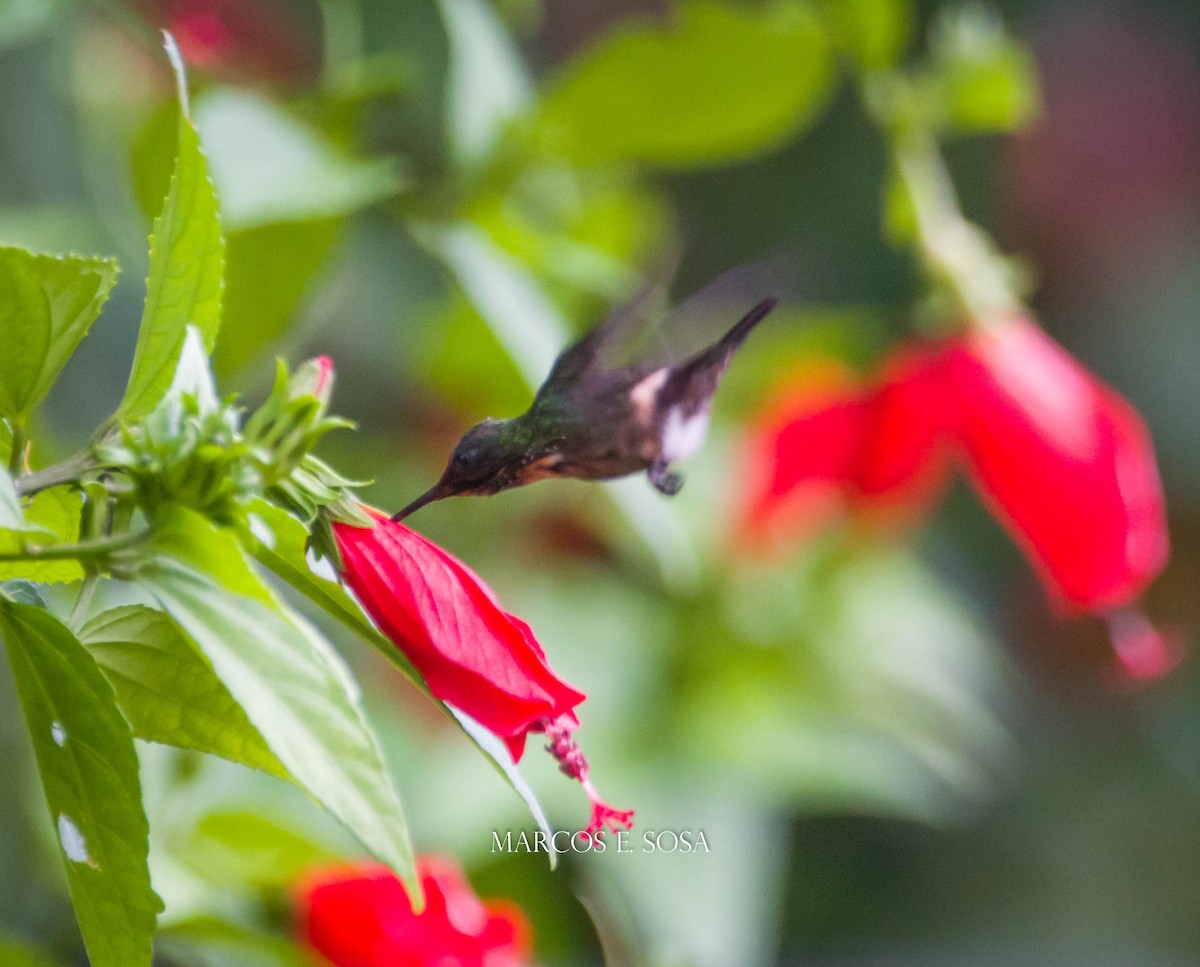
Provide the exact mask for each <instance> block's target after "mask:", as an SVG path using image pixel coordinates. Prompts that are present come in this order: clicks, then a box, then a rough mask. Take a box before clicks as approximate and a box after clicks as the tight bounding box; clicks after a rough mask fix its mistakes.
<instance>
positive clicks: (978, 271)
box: [889, 128, 1023, 325]
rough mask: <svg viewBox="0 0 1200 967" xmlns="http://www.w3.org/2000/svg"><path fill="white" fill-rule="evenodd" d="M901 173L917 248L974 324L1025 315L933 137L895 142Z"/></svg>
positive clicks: (902, 137) (902, 135)
mask: <svg viewBox="0 0 1200 967" xmlns="http://www.w3.org/2000/svg"><path fill="white" fill-rule="evenodd" d="M889 141H890V147H891V151H892V157H893V160H894V162H895V165H896V171H897V172H898V174H899V176H900V180H901V182H902V183H903V185H904V188H905V191H906V192H907V194H908V197H909V199H910V200H911V202H912V206H913V213H914V215H915V217H916V223H917V242H918V247H919V251H920V254H921V257H922V259H923V260H924V262H925V264H926V266H927V268H928V269H929V272H930V274H931V275H932V276H933V277H934V278H935V280H937V281H939V282H941V283H942V284H943V285H944V286H945V287H946V288H947V290H948V291H949V292H950V294H951V295H953V296H954V298H955V301H957V302H958V303H959V305H960V306H961V308H962V309H963V311H964V312H965V313H966V314H967V316H968V318H969V319H970V320H971V322H972V323H973V324H976V325H979V324H983V325H986V324H987V323H988V321H989V320H991V319H994V318H995V317H997V316H1005V315H1012V314H1015V313H1020V312H1022V311H1023V307H1022V304H1021V300H1020V299H1019V298H1018V297H1017V295H1016V293H1015V292H1014V291H1013V285H1012V279H1011V277H1010V272H1009V268H1008V266H1007V264H1006V263H1005V261H1004V258H1003V257H1002V256H1001V254H1000V253H999V252H998V251H997V250H996V248H995V246H994V245H993V244H992V242H991V240H990V239H989V238H988V236H987V234H986V233H985V232H984V231H983V230H982V229H980V228H979V227H978V226H977V225H973V224H972V223H971V222H969V221H967V219H966V218H965V217H964V216H963V213H962V210H961V209H960V208H959V205H958V196H957V194H956V192H955V190H954V183H953V181H951V179H950V173H949V172H948V171H947V170H946V165H945V162H944V161H943V159H942V155H941V152H940V151H939V150H938V145H937V142H936V140H935V139H934V137H933V135H932V134H930V133H929V132H928V131H924V130H914V129H911V128H908V129H900V130H895V131H893V132H892V133H891V137H890V139H889Z"/></svg>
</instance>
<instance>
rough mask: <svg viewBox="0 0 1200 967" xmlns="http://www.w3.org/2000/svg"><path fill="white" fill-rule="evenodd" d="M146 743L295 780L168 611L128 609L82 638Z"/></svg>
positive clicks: (91, 625) (107, 615)
mask: <svg viewBox="0 0 1200 967" xmlns="http://www.w3.org/2000/svg"><path fill="white" fill-rule="evenodd" d="M79 638H80V640H81V641H82V642H83V643H84V644H85V645H87V648H88V651H90V652H91V653H92V657H93V658H95V659H96V661H97V663H98V664H99V665H100V668H101V670H102V671H103V672H104V675H105V677H106V678H107V679H108V680H109V682H110V683H111V685H112V687H113V691H115V692H116V696H117V704H118V705H120V706H121V711H122V712H124V713H125V718H126V719H127V720H128V721H129V724H130V726H131V727H132V728H133V734H134V735H135V736H136V737H137V738H139V739H144V740H145V741H147V742H161V743H163V744H164V745H173V746H176V747H177V748H180V749H195V750H196V751H197V752H206V753H208V754H209V755H215V756H220V757H221V758H223V759H228V760H229V761H230V762H237V763H240V764H241V765H244V766H247V767H249V768H251V769H261V770H262V771H263V772H266V773H269V774H271V775H274V776H278V777H279V778H281V779H289V780H290V778H291V777H290V775H289V774H288V771H287V769H285V768H284V767H283V765H282V763H280V761H279V760H278V759H277V758H276V757H275V755H274V754H273V753H272V752H271V750H270V749H269V748H268V747H267V744H266V742H264V741H263V738H262V736H261V735H259V733H258V730H257V729H255V728H254V726H253V725H251V724H250V720H249V719H248V718H247V717H246V713H245V712H244V711H243V710H242V707H241V706H240V705H238V703H237V702H236V701H235V700H234V698H233V696H232V695H230V694H229V690H228V689H227V688H226V687H225V686H224V684H223V683H222V682H221V680H220V679H219V678H218V677H217V676H216V673H215V672H214V671H213V669H212V666H211V665H210V664H209V663H208V662H207V661H206V660H205V659H204V657H203V656H202V655H201V654H199V653H198V652H197V651H196V649H195V648H193V647H192V644H191V642H190V641H188V639H187V638H185V637H184V636H183V635H182V634H181V633H180V631H179V629H178V628H176V627H175V625H174V624H173V623H172V621H171V619H170V618H168V617H167V616H166V615H165V614H164V613H163V612H161V611H157V610H155V609H153V608H147V607H144V606H142V605H129V606H126V607H120V608H114V609H112V610H110V611H105V612H102V613H101V614H98V615H96V616H95V617H94V618H92V620H91V621H89V622H88V623H87V624H86V625H85V626H84V627H83V629H82V630H81V631H80V633H79Z"/></svg>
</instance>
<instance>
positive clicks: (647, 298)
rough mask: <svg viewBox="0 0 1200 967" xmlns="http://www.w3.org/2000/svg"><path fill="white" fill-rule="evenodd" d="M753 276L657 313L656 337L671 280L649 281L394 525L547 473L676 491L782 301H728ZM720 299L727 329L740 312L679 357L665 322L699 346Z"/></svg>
mask: <svg viewBox="0 0 1200 967" xmlns="http://www.w3.org/2000/svg"><path fill="white" fill-rule="evenodd" d="M746 274H747V273H746V272H745V270H744V269H743V270H737V269H735V270H733V271H732V272H728V273H726V274H725V275H723V276H721V277H720V278H718V279H717V280H716V281H715V282H713V283H712V284H711V285H709V286H707V287H706V288H705V289H702V290H701V291H700V292H699V293H697V294H696V295H695V296H693V297H692V298H691V299H689V300H688V301H687V302H686V303H684V304H683V305H682V306H680V307H679V308H678V309H676V310H675V312H673V313H670V314H668V315H666V317H665V319H663V318H662V317H663V313H661V312H658V313H657V315H658V316H659V318H660V320H661V321H660V326H659V329H658V331H654V330H653V328H652V327H651V325H649V324H648V320H649V319H650V318H652V317H653V316H654V315H655V314H656V313H655V309H656V308H659V307H661V303H662V285H661V283H651V284H649V285H647V286H646V287H645V288H644V289H643V290H642V292H641V293H640V294H639V295H638V296H636V297H635V298H634V300H633V301H631V302H630V303H629V304H628V305H626V306H624V307H623V308H621V309H619V310H617V311H616V312H614V313H613V314H611V315H610V316H609V317H608V318H606V319H605V320H603V321H602V322H601V323H599V324H598V325H597V326H595V327H594V328H593V329H591V330H590V331H589V332H588V333H587V334H586V335H585V336H583V338H582V339H580V340H579V341H578V342H576V343H575V344H574V345H571V346H569V347H568V348H567V349H565V350H563V352H562V353H560V354H559V356H558V358H557V359H556V360H555V362H554V365H553V366H552V367H551V370H550V374H549V375H548V376H547V378H546V381H545V382H544V383H543V384H542V386H541V388H540V389H539V390H538V391H537V393H536V394H535V396H534V399H533V402H532V403H531V404H530V406H529V409H528V410H526V411H525V412H524V413H522V414H521V415H520V416H517V417H513V418H510V419H503V420H494V419H491V418H490V417H489V418H488V419H486V420H483V421H481V422H479V423H476V424H475V425H474V426H473V427H471V428H470V429H469V430H468V431H467V432H466V433H465V434H464V435H463V437H462V439H461V440H460V441H459V443H458V445H457V446H456V447H455V448H454V452H453V453H452V454H451V456H450V460H449V462H448V463H447V465H446V469H445V471H444V472H443V473H442V476H441V478H440V479H439V480H438V482H437V483H436V484H434V485H433V486H432V487H430V488H429V490H427V491H426V492H425V493H423V494H422V495H421V496H420V497H418V498H417V499H416V500H414V501H413V502H412V503H410V504H409V505H408V506H407V507H405V508H404V509H403V510H401V511H400V512H399V513H397V514H395V515H394V516H393V517H392V520H402V519H403V518H405V517H407V516H408V515H409V514H411V513H413V512H414V511H416V510H418V509H419V508H421V507H424V506H425V505H426V504H429V503H432V502H433V501H435V500H441V499H443V498H445V497H453V496H463V495H487V494H496V493H499V492H500V491H502V490H508V489H510V488H512V487H521V486H524V485H526V484H530V483H533V482H535V481H537V480H544V479H546V478H550V477H571V478H577V479H583V480H609V479H612V478H615V477H623V476H626V475H627V474H632V473H639V472H643V471H644V472H645V473H646V476H647V477H648V478H649V480H650V483H651V484H653V485H654V487H656V488H657V489H658V490H659V491H661V492H662V493H664V494H666V495H667V496H673V495H675V494H676V493H678V492H679V490H680V488H681V487H682V486H683V475H682V474H681V473H680V472H679V471H678V470H675V469H673V465H674V464H675V463H677V462H678V461H681V460H685V459H686V458H688V457H690V456H692V455H693V454H694V453H695V452H696V451H697V450H699V448H700V446H701V444H702V443H703V441H704V436H705V432H706V430H707V427H708V418H709V412H710V410H711V408H712V400H713V396H714V394H715V393H716V390H717V386H718V384H719V383H720V381H721V377H722V376H724V375H725V371H726V369H727V368H728V367H729V363H730V360H731V359H732V358H733V355H734V353H735V352H736V351H737V349H738V347H739V346H741V345H742V342H743V341H744V340H745V339H746V337H747V336H748V335H749V334H750V332H751V331H752V330H753V329H754V327H755V326H757V325H758V324H759V323H760V322H762V320H763V319H765V318H766V317H767V315H768V314H770V312H771V310H773V309H774V308H775V306H776V305H777V304H778V302H779V298H778V296H777V295H769V296H766V297H759V298H757V299H756V301H754V302H753V303H751V301H750V299H749V298H745V297H742V296H740V295H739V297H738V298H737V299H736V300H731V299H730V298H729V296H730V294H731V293H730V292H729V291H728V290H730V289H731V288H738V287H744V285H745V278H744V277H745V275H746ZM714 294H721V295H723V296H724V298H723V299H721V300H720V302H721V303H723V304H722V305H720V306H719V308H720V309H721V310H722V316H723V318H724V323H723V326H724V325H728V319H729V317H730V315H732V313H728V314H725V313H726V312H728V310H729V309H730V308H733V309H734V311H740V312H741V315H740V317H736V321H735V322H734V323H733V324H732V325H731V326H729V328H728V329H727V330H726V331H725V332H724V334H723V335H721V336H720V338H718V339H716V340H715V341H709V342H706V343H705V344H702V345H701V347H700V348H699V349H698V350H696V351H694V352H692V353H690V354H682V355H681V354H680V353H679V352H678V350H676V351H675V352H672V351H671V349H670V348H669V347H668V346H667V344H666V341H665V339H664V332H665V329H666V327H667V324H668V323H672V322H673V323H675V328H676V329H679V328H683V329H685V330H687V329H691V330H692V332H691V336H692V341H693V342H694V341H695V336H696V335H697V331H698V329H699V327H698V326H697V325H695V323H697V321H698V319H699V317H701V316H703V315H708V316H710V317H711V316H712V315H713V310H714V309H716V308H718V306H717V305H716V304H715V303H717V301H718V300H716V299H715V298H713V296H714ZM758 295H759V296H761V291H760V292H759V293H758ZM730 303H732V305H731V304H730ZM739 303H740V308H739V307H738V306H739ZM656 337H657V342H658V345H655V342H656ZM647 344H650V345H651V346H652V347H653V348H651V349H649V350H648V349H647Z"/></svg>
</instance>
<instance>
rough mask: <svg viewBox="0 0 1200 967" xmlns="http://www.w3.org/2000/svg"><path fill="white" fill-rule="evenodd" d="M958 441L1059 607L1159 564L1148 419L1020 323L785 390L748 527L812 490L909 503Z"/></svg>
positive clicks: (767, 529)
mask: <svg viewBox="0 0 1200 967" xmlns="http://www.w3.org/2000/svg"><path fill="white" fill-rule="evenodd" d="M951 451H957V453H958V455H959V458H960V459H961V461H962V462H963V463H964V464H965V466H966V468H967V470H968V472H969V474H970V477H971V479H972V481H973V482H974V484H975V487H976V489H977V490H978V491H979V493H980V496H981V497H982V499H983V500H984V502H985V503H986V504H987V506H988V507H989V509H990V510H991V511H992V513H993V514H995V516H996V517H997V518H998V519H999V520H1000V521H1001V523H1003V524H1004V525H1005V527H1006V528H1007V529H1008V531H1009V533H1011V534H1012V535H1013V537H1014V539H1015V540H1016V541H1017V543H1018V544H1019V545H1020V547H1021V549H1022V550H1023V551H1024V552H1025V554H1026V556H1027V557H1028V558H1029V559H1030V561H1031V562H1032V564H1033V565H1034V567H1035V568H1036V569H1037V571H1038V574H1039V575H1040V576H1041V578H1042V581H1043V583H1044V584H1045V586H1046V588H1047V590H1048V592H1049V593H1050V594H1051V596H1052V597H1053V598H1054V600H1055V601H1057V602H1058V603H1059V605H1060V606H1061V607H1062V608H1063V609H1064V610H1066V611H1077V612H1078V611H1092V612H1099V613H1105V612H1109V611H1112V610H1113V609H1115V608H1118V607H1121V606H1124V605H1127V604H1129V603H1130V602H1131V601H1133V600H1134V599H1135V598H1136V597H1137V596H1138V595H1139V594H1141V592H1142V591H1143V590H1144V589H1145V587H1146V585H1147V584H1149V583H1150V581H1151V580H1152V579H1153V578H1154V577H1155V576H1156V575H1157V574H1158V573H1159V572H1160V571H1161V570H1162V568H1163V566H1164V564H1165V563H1166V557H1167V543H1168V542H1167V530H1166V514H1165V509H1164V502H1163V492H1162V484H1161V482H1160V481H1159V477H1158V469H1157V466H1156V464H1155V459H1154V449H1153V446H1152V444H1151V441H1150V436H1149V433H1148V432H1147V430H1146V427H1145V425H1144V424H1143V423H1142V421H1141V418H1140V417H1139V416H1138V414H1137V413H1136V412H1135V411H1134V409H1133V408H1132V407H1131V406H1130V405H1129V404H1128V403H1127V402H1125V400H1124V399H1122V398H1121V397H1120V396H1119V395H1117V393H1115V392H1114V391H1113V390H1111V389H1109V388H1108V387H1107V386H1105V385H1104V384H1102V383H1101V382H1100V381H1099V380H1097V379H1096V378H1095V377H1094V376H1092V375H1091V374H1090V373H1088V372H1087V370H1085V369H1084V368H1083V367H1082V366H1081V365H1080V364H1079V363H1078V362H1077V361H1076V360H1075V359H1074V358H1072V357H1071V356H1070V355H1069V354H1068V353H1067V352H1066V351H1065V350H1064V349H1063V348H1062V347H1060V346H1059V345H1058V344H1057V343H1055V342H1054V341H1053V340H1051V339H1050V338H1049V337H1048V336H1047V335H1046V334H1045V333H1043V332H1042V331H1041V329H1039V328H1038V327H1037V326H1036V325H1034V324H1033V323H1032V322H1029V321H1028V320H1025V319H1003V320H995V321H993V322H992V324H990V325H989V326H988V327H987V328H977V329H973V330H972V331H970V332H969V333H967V334H965V335H963V336H959V337H956V338H953V339H948V340H945V341H943V342H942V343H940V344H935V345H932V346H925V347H920V348H913V347H902V348H901V349H899V350H898V351H896V352H894V353H893V354H892V355H891V357H889V360H888V361H887V363H886V364H885V366H884V368H883V373H882V375H881V376H880V377H879V378H878V379H877V380H876V381H875V382H874V383H872V384H871V385H868V386H866V387H861V386H852V385H849V384H848V383H847V382H845V381H843V382H842V384H841V385H840V386H839V387H837V388H836V389H835V390H834V391H832V392H830V391H828V390H825V391H818V392H816V393H811V392H810V393H809V394H807V396H804V395H799V394H797V393H796V391H795V390H792V389H788V390H785V392H784V394H783V395H782V397H781V400H780V401H777V402H776V403H774V404H773V405H771V406H769V407H768V410H767V415H766V416H765V417H764V419H763V420H762V422H761V424H760V428H759V429H758V430H757V431H756V433H755V434H754V436H753V437H752V440H751V443H750V446H749V448H748V452H749V463H750V466H751V468H752V470H751V472H750V479H751V480H752V481H756V484H755V486H754V488H753V489H752V491H751V493H750V496H749V498H748V500H747V501H746V508H747V509H746V512H745V514H744V520H745V528H746V530H747V531H748V532H749V533H750V534H751V535H752V536H757V537H762V536H763V535H765V534H771V533H772V532H773V531H775V530H777V529H778V528H779V527H780V526H781V525H783V526H788V525H789V524H794V523H795V520H796V517H797V515H796V514H795V512H794V509H790V508H794V503H795V502H796V501H797V500H800V501H801V502H805V501H808V502H809V503H810V505H811V497H812V494H813V493H814V492H816V493H820V494H822V495H823V498H822V499H823V501H824V505H825V507H828V506H830V505H833V506H837V507H849V508H853V509H855V510H856V511H858V512H859V513H860V514H862V513H863V512H877V511H879V510H886V511H888V512H889V513H890V514H894V513H895V512H896V511H897V510H902V509H908V510H912V509H913V508H915V507H919V506H921V505H923V504H925V503H926V502H927V501H928V499H929V497H930V496H931V495H932V494H933V493H934V492H935V491H936V489H937V487H938V485H939V484H940V483H941V481H942V480H944V478H945V476H946V468H947V455H948V453H949V452H951ZM1118 637H1121V638H1122V639H1123V640H1127V639H1128V636H1118ZM1160 664H1162V665H1163V667H1166V663H1165V662H1162V663H1160Z"/></svg>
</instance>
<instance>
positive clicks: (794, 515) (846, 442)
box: [741, 347, 948, 545]
mask: <svg viewBox="0 0 1200 967" xmlns="http://www.w3.org/2000/svg"><path fill="white" fill-rule="evenodd" d="M801 379H802V380H803V385H802V387H801V388H794V387H792V386H789V387H788V388H786V389H785V390H784V391H783V392H782V393H781V394H780V396H779V397H778V398H777V399H776V400H775V401H774V402H773V403H771V404H769V405H768V409H767V413H766V415H765V416H764V417H763V418H762V419H761V420H760V422H759V425H758V429H757V430H756V431H755V432H754V433H753V435H752V437H751V440H750V443H749V446H748V447H747V458H746V461H745V462H746V465H747V467H748V468H749V475H750V480H751V486H750V488H749V489H750V498H749V500H748V501H747V502H746V505H745V507H744V512H743V524H742V528H741V530H742V532H743V537H748V538H749V539H750V540H751V541H752V542H754V543H756V544H759V545H764V544H769V543H778V542H779V538H780V537H781V536H783V537H791V538H795V537H796V536H797V534H798V533H801V532H803V531H806V530H807V529H809V528H810V527H811V526H812V525H813V524H814V523H816V522H818V521H819V519H820V518H822V517H824V516H826V515H828V514H829V513H830V512H831V511H837V512H845V511H853V512H854V513H856V514H858V515H859V516H870V517H873V518H875V519H877V520H878V519H890V518H895V517H902V516H908V515H910V514H911V513H912V512H913V511H914V509H916V508H919V507H922V506H924V505H925V504H926V503H928V502H930V501H931V500H932V499H933V497H934V496H935V495H936V493H937V491H938V490H939V489H940V488H941V486H942V484H943V483H944V481H945V478H946V475H947V468H948V460H947V448H946V446H945V419H946V414H945V394H944V387H943V381H942V376H941V371H940V366H939V365H938V358H937V356H936V355H935V354H934V353H932V352H930V351H928V350H926V349H923V348H911V347H903V348H902V349H900V350H899V351H897V352H896V353H895V354H894V355H893V357H892V358H891V359H890V361H889V362H888V364H887V365H886V366H885V367H884V371H883V373H882V375H881V377H880V378H879V380H878V381H877V382H876V383H875V384H874V385H869V386H864V385H862V384H861V382H859V381H857V380H855V379H854V378H853V377H852V376H851V375H850V374H849V373H848V372H847V370H846V369H845V368H844V367H840V366H833V365H828V366H824V367H822V368H821V370H820V372H818V373H817V374H816V381H815V383H814V382H813V381H812V380H811V379H810V378H805V377H801Z"/></svg>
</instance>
